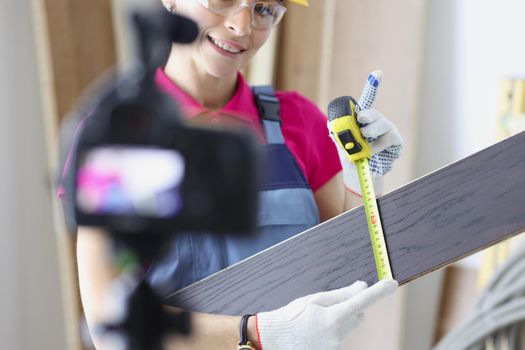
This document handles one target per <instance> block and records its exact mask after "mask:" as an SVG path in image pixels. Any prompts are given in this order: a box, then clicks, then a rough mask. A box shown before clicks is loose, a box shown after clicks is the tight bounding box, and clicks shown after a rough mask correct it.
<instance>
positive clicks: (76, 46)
mask: <svg viewBox="0 0 525 350" xmlns="http://www.w3.org/2000/svg"><path fill="white" fill-rule="evenodd" d="M43 1H44V7H43V8H44V10H45V12H46V17H47V25H48V28H47V29H48V30H47V31H48V35H49V48H50V50H49V51H50V65H51V67H52V71H53V87H52V88H53V90H54V92H55V99H56V115H57V118H58V120H59V121H61V120H62V118H63V117H64V116H65V115H66V114H67V113H68V112H69V111H70V110H71V108H72V107H73V105H74V102H75V101H76V99H77V98H78V97H79V96H80V95H81V93H82V92H83V91H84V90H85V89H86V87H88V86H89V84H91V83H92V82H93V81H94V80H95V79H96V78H97V77H98V76H99V75H100V74H101V73H102V72H104V71H105V70H107V69H108V68H109V67H111V66H112V65H113V64H114V63H115V60H116V53H115V39H114V35H113V20H112V14H111V2H110V1H107V0H90V1H82V0H43Z"/></svg>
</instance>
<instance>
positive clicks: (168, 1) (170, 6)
mask: <svg viewBox="0 0 525 350" xmlns="http://www.w3.org/2000/svg"><path fill="white" fill-rule="evenodd" d="M161 1H162V5H164V7H165V8H166V10H168V12H171V13H173V11H174V10H175V1H173V0H161Z"/></svg>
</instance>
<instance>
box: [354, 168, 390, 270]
mask: <svg viewBox="0 0 525 350" xmlns="http://www.w3.org/2000/svg"><path fill="white" fill-rule="evenodd" d="M356 167H357V173H358V176H359V185H360V186H361V194H362V196H363V202H364V207H365V215H366V221H367V224H368V231H369V234H370V242H371V244H372V252H373V254H374V260H375V263H376V268H377V274H378V278H379V279H380V280H382V279H387V278H390V279H392V278H393V274H392V269H391V267H390V262H389V259H388V250H387V247H386V241H385V236H384V234H383V227H382V225H381V217H380V215H379V208H378V206H377V200H376V195H375V191H374V185H373V182H372V175H371V173H370V168H369V167H368V159H366V158H363V159H360V160H359V161H357V162H356Z"/></svg>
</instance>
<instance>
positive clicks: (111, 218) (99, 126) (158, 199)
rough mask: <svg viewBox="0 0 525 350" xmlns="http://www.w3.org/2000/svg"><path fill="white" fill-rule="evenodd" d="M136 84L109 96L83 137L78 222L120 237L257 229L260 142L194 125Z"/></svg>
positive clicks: (77, 172) (76, 184)
mask: <svg viewBox="0 0 525 350" xmlns="http://www.w3.org/2000/svg"><path fill="white" fill-rule="evenodd" d="M132 81H133V79H120V80H119V81H117V82H115V83H114V85H113V86H111V87H110V88H109V89H108V90H107V93H105V94H103V96H104V97H102V98H101V99H100V100H99V101H98V102H97V103H96V104H95V107H94V108H92V111H91V113H90V115H89V117H88V118H87V119H86V121H85V124H84V125H83V128H82V133H81V134H80V135H79V137H78V143H77V145H76V152H74V156H73V159H72V164H73V165H74V167H73V169H74V170H73V176H72V177H71V180H70V183H69V185H68V186H69V192H70V193H71V194H72V198H73V200H74V210H75V217H76V221H77V224H78V225H87V226H100V227H104V228H105V229H107V230H109V231H111V232H118V233H144V232H148V233H150V232H154V233H174V232H177V231H188V230H191V231H204V230H206V231H212V232H218V233H221V232H222V233H229V234H231V233H243V234H245V233H248V232H251V231H253V230H254V229H255V222H256V204H257V181H258V180H257V174H258V171H257V168H258V161H257V159H258V157H257V146H256V141H255V140H254V138H253V137H252V136H251V135H249V134H248V133H243V132H239V131H234V130H224V129H222V130H220V129H216V128H205V127H195V126H189V125H187V124H186V123H184V120H183V118H182V115H181V112H180V111H179V109H178V108H177V106H176V104H175V103H174V102H173V100H172V99H171V97H169V96H167V95H164V94H163V93H162V92H161V91H159V90H158V88H157V87H156V86H155V84H154V83H153V81H152V80H148V79H143V80H140V81H137V80H135V81H136V83H133V82H132ZM134 84H137V86H134V87H133V88H130V87H131V86H133V85H134ZM145 85H147V86H145Z"/></svg>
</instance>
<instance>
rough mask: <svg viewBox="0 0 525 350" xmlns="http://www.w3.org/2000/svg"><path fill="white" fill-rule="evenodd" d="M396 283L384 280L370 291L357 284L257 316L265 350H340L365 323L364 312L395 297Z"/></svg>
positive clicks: (263, 349) (306, 298) (364, 284)
mask: <svg viewBox="0 0 525 350" xmlns="http://www.w3.org/2000/svg"><path fill="white" fill-rule="evenodd" d="M397 287H398V283H397V281H395V280H383V281H380V282H378V283H376V284H375V285H373V286H372V287H370V288H367V284H366V283H365V282H361V281H357V282H355V283H354V284H352V285H351V286H349V287H346V288H341V289H336V290H333V291H329V292H322V293H317V294H312V295H308V296H306V297H303V298H300V299H297V300H294V301H292V302H291V303H290V304H288V305H286V306H284V307H282V308H280V309H277V310H275V311H270V312H262V313H259V314H257V320H256V321H257V331H258V338H259V339H260V347H261V348H262V350H282V349H301V350H319V349H323V350H338V349H339V348H340V347H341V343H342V342H343V340H344V339H345V338H346V336H347V335H348V334H349V333H350V331H351V330H352V329H353V328H355V327H357V325H359V323H361V322H362V321H363V319H364V311H365V310H366V309H367V308H368V307H369V306H371V305H372V304H374V303H376V302H377V301H378V300H379V299H381V298H384V297H386V296H387V295H390V294H393V293H394V292H395V290H396V289H397Z"/></svg>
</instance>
